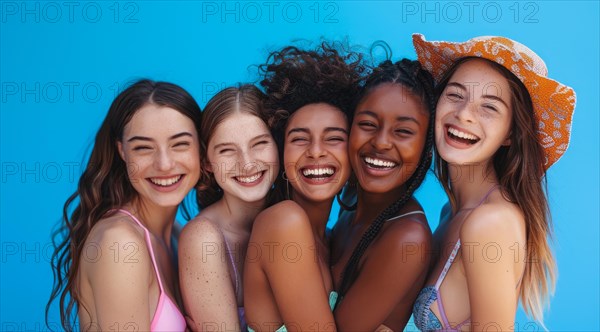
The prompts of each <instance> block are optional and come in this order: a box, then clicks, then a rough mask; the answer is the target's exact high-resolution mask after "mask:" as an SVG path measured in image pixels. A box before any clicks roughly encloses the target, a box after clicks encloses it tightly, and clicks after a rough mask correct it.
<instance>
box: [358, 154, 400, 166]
mask: <svg viewBox="0 0 600 332" xmlns="http://www.w3.org/2000/svg"><path fill="white" fill-rule="evenodd" d="M363 161H364V162H365V164H367V166H369V167H372V168H378V169H391V168H394V167H396V166H398V163H396V162H393V161H389V160H384V159H380V158H374V157H364V158H363Z"/></svg>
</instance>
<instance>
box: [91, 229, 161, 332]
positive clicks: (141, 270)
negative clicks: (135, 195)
mask: <svg viewBox="0 0 600 332" xmlns="http://www.w3.org/2000/svg"><path fill="white" fill-rule="evenodd" d="M103 228H104V229H103V230H102V231H100V232H98V233H97V234H94V235H92V236H90V238H89V239H88V242H86V248H85V249H84V251H83V256H82V260H83V262H84V263H83V265H82V266H84V268H85V269H87V271H86V273H85V275H87V276H88V280H89V284H90V286H91V289H92V293H93V301H94V306H95V309H96V313H95V314H96V315H95V316H96V318H97V322H92V324H98V326H99V330H103V331H109V330H114V331H117V330H119V331H121V330H123V331H127V330H128V331H134V330H135V331H149V330H150V324H151V320H152V316H151V314H152V313H153V312H154V311H153V310H152V309H154V308H150V306H149V292H148V288H149V287H150V283H151V281H152V279H151V278H152V277H151V276H152V275H153V274H154V269H153V265H152V261H151V258H150V254H149V250H148V247H147V245H146V242H145V240H144V236H143V235H142V234H140V232H139V230H137V229H136V228H135V227H134V226H133V225H130V224H128V223H125V222H117V223H112V224H111V225H110V226H108V227H103ZM125 249H126V250H127V251H128V252H129V251H131V253H132V255H122V254H121V255H119V254H118V253H119V250H125ZM92 253H93V254H92ZM88 254H89V256H88ZM157 285H158V284H157ZM156 287H157V288H158V286H156Z"/></svg>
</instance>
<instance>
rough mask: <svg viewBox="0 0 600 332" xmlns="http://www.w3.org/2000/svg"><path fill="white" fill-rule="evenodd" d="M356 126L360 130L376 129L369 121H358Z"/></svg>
mask: <svg viewBox="0 0 600 332" xmlns="http://www.w3.org/2000/svg"><path fill="white" fill-rule="evenodd" d="M358 126H359V127H360V128H362V129H371V128H375V127H376V126H375V124H374V123H373V122H371V121H359V122H358Z"/></svg>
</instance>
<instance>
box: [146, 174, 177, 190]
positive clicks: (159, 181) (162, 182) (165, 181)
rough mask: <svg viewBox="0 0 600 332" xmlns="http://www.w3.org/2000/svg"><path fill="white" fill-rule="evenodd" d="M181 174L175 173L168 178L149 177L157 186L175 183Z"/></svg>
mask: <svg viewBox="0 0 600 332" xmlns="http://www.w3.org/2000/svg"><path fill="white" fill-rule="evenodd" d="M181 177H182V175H181V174H180V175H176V176H174V177H172V178H168V179H158V178H150V181H151V182H152V183H154V184H155V185H157V186H161V187H168V186H170V185H172V184H174V183H177V182H178V181H179V180H180V179H181Z"/></svg>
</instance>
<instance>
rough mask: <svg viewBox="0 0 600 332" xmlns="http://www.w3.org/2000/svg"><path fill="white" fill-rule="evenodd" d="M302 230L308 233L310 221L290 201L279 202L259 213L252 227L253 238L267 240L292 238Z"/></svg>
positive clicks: (296, 205) (297, 206)
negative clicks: (262, 237) (255, 236)
mask: <svg viewBox="0 0 600 332" xmlns="http://www.w3.org/2000/svg"><path fill="white" fill-rule="evenodd" d="M303 230H309V231H310V220H309V219H308V215H307V214H306V212H304V209H302V207H300V205H298V204H297V203H296V202H294V201H291V200H287V201H283V202H279V203H277V204H275V205H273V206H271V207H269V208H267V209H265V210H264V211H262V212H261V213H259V214H258V216H257V217H256V220H255V221H254V226H253V227H252V233H253V236H254V235H255V234H256V235H261V236H267V237H269V238H271V237H282V236H294V234H295V233H297V232H299V231H303ZM298 235H299V234H298Z"/></svg>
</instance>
